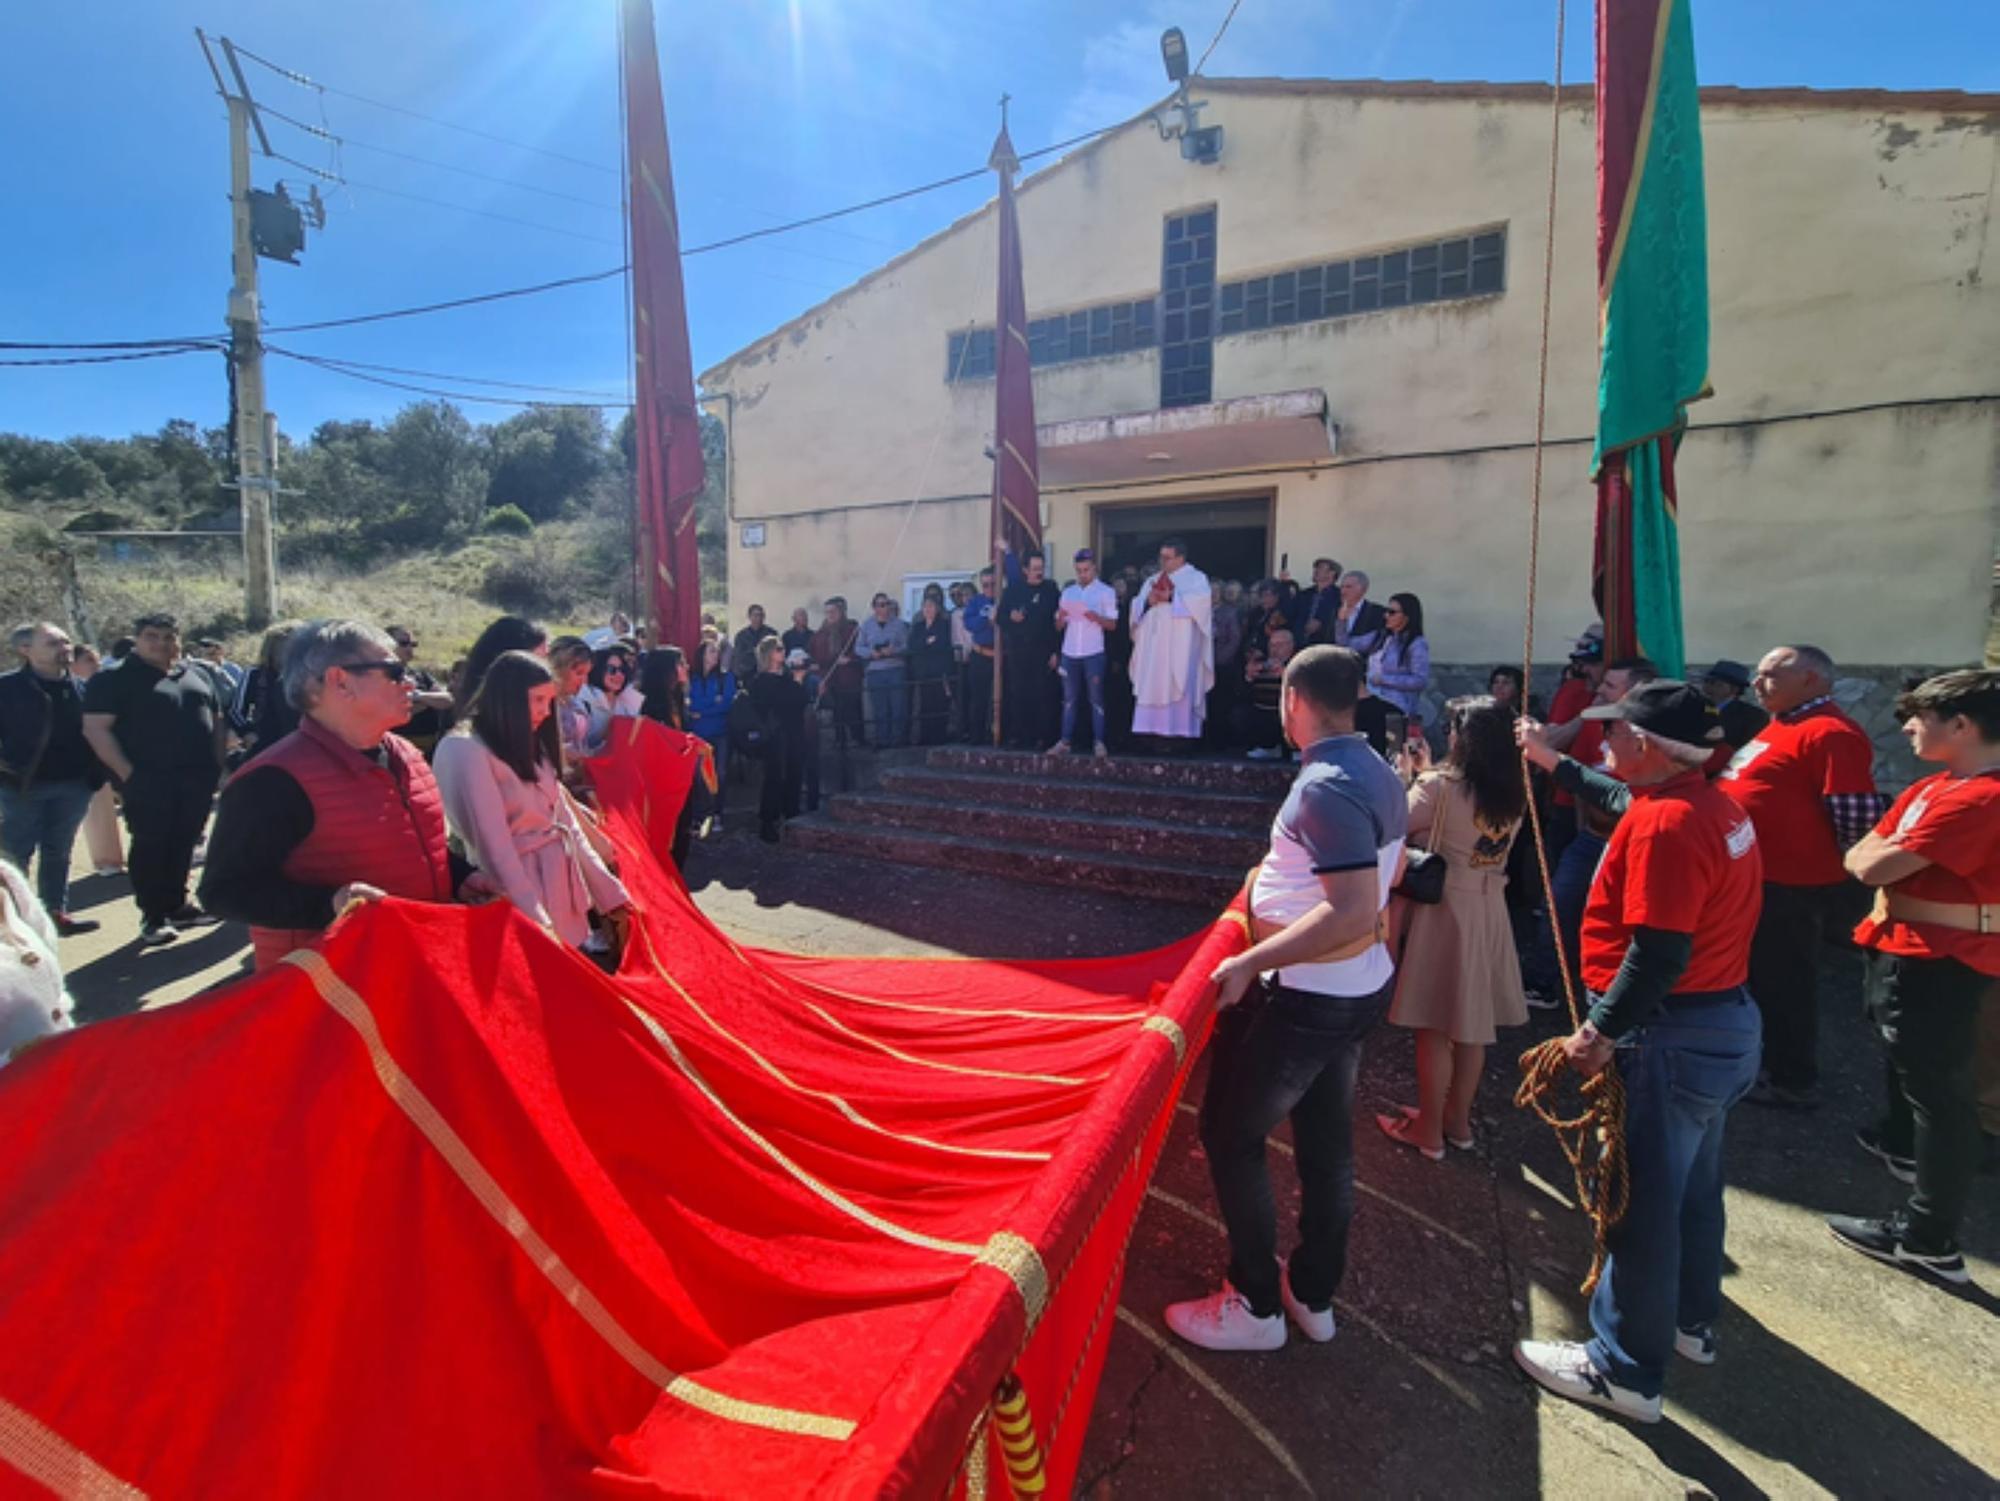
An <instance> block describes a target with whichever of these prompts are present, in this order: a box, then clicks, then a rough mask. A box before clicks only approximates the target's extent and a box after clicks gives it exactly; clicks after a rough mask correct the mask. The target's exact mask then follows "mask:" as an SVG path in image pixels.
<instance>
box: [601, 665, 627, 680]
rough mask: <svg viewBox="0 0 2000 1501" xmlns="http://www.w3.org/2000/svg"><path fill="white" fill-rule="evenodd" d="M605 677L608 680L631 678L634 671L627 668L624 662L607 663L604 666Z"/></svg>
mask: <svg viewBox="0 0 2000 1501" xmlns="http://www.w3.org/2000/svg"><path fill="white" fill-rule="evenodd" d="M604 675H605V676H606V677H608V678H609V677H620V678H629V677H630V676H632V669H631V668H629V667H627V666H626V665H625V664H624V663H623V662H606V663H605V664H604Z"/></svg>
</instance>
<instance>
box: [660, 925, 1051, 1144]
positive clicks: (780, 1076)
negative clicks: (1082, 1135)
mask: <svg viewBox="0 0 2000 1501" xmlns="http://www.w3.org/2000/svg"><path fill="white" fill-rule="evenodd" d="M636 931H637V932H638V934H639V938H640V941H641V942H642V943H644V944H645V946H646V959H647V961H648V962H649V963H650V964H651V965H652V966H653V970H654V972H655V973H656V974H658V975H659V977H660V978H661V979H662V980H664V981H665V982H666V983H667V984H668V985H669V986H671V987H672V989H673V992H674V994H675V995H678V996H679V997H680V998H681V999H682V1000H683V1001H685V1002H686V1003H687V1005H688V1008H689V1009H690V1010H692V1011H693V1012H694V1014H695V1015H696V1016H698V1017H699V1018H701V1020H702V1021H703V1022H704V1023H705V1024H706V1025H707V1027H708V1029H709V1030H710V1031H711V1032H713V1033H715V1034H716V1035H717V1036H718V1037H721V1038H722V1039H723V1040H724V1041H726V1042H729V1043H732V1044H734V1045H735V1046H736V1047H737V1048H738V1049H739V1050H740V1051H741V1052H742V1053H743V1055H744V1056H745V1057H746V1058H748V1059H749V1060H750V1061H751V1062H752V1063H754V1064H756V1065H757V1067H759V1068H760V1069H762V1070H763V1071H764V1072H765V1073H767V1074H769V1075H770V1076H771V1077H772V1078H773V1079H776V1080H777V1081H778V1082H779V1083H780V1084H782V1085H784V1086H785V1088H787V1089H789V1090H792V1091H794V1092H795V1093H798V1094H802V1095H805V1096H806V1097H807V1098H809V1099H815V1100H820V1101H823V1102H824V1103H826V1104H828V1105H831V1106H832V1107H833V1108H834V1109H835V1110H837V1111H839V1112H840V1114H841V1115H842V1116H843V1117H844V1118H845V1119H847V1120H849V1121H851V1122H853V1124H855V1125H857V1126H859V1127H861V1129H862V1130H864V1131H873V1132H875V1133H876V1134H877V1135H880V1136H887V1137H889V1138H891V1139H892V1140H895V1141H903V1142H908V1143H909V1144H910V1145H912V1146H918V1147H928V1148H930V1150H932V1151H934V1152H949V1153H952V1154H954V1155H956V1156H960V1157H991V1158H997V1159H999V1160H1000V1161H1003V1162H1047V1161H1048V1160H1049V1158H1050V1157H1051V1156H1052V1155H1053V1154H1052V1153H1049V1152H1031V1151H1021V1150H1017V1149H1015V1148H1011V1147H973V1146H959V1145H956V1144H954V1143H951V1142H944V1141H932V1140H931V1139H930V1138H929V1137H926V1136H913V1135H911V1134H910V1133H908V1132H906V1131H897V1130H894V1129H892V1128H891V1127H888V1126H884V1125H882V1124H880V1123H879V1122H876V1121H872V1120H870V1119H869V1118H868V1117H867V1116H865V1115H863V1114H862V1113H861V1112H860V1111H859V1110H856V1109H855V1108H854V1107H853V1106H852V1105H850V1104H848V1103H847V1101H846V1100H845V1099H843V1098H842V1097H841V1096H839V1095H837V1094H835V1093H833V1092H832V1091H831V1090H826V1089H815V1088H813V1087H812V1086H811V1085H810V1084H801V1083H799V1082H798V1080H796V1079H794V1078H793V1077H792V1076H791V1075H790V1074H788V1073H786V1072H785V1071H784V1070H783V1069H781V1068H779V1067H778V1065H777V1064H775V1063H773V1062H771V1061H770V1060H769V1059H768V1058H766V1057H765V1056H764V1055H763V1054H762V1053H759V1052H758V1051H757V1050H756V1049H755V1048H753V1047H751V1046H750V1044H749V1043H747V1042H745V1041H744V1040H743V1039H742V1038H740V1037H738V1036H737V1035H736V1034H735V1033H733V1032H731V1031H730V1030H729V1029H728V1028H727V1027H724V1026H723V1025H722V1023H720V1022H719V1021H717V1020H716V1019H715V1018H714V1017H713V1016H712V1015H710V1014H709V1011H708V1009H707V1008H706V1007H705V1006H703V1005H702V1004H701V1002H699V1001H697V1000H696V999H695V998H694V997H693V996H692V995H690V994H689V993H688V990H687V987H686V986H684V985H682V984H681V982H680V981H679V980H676V979H675V978H674V977H673V976H672V975H671V974H670V973H668V971H667V967H666V966H665V965H664V964H662V963H661V962H660V954H659V950H657V949H656V948H654V947H653V939H652V935H650V934H649V933H647V931H646V929H645V926H644V924H639V925H638V926H637V928H636ZM625 1004H626V1005H627V1006H628V1007H630V1008H631V1010H632V1012H633V1014H634V1015H636V1016H637V1017H639V1019H640V1020H641V1021H644V1022H646V1023H647V1024H648V1026H649V1028H650V1026H651V1025H652V1021H653V1018H651V1017H649V1015H648V1013H647V1012H646V1010H645V1008H644V1007H642V1006H640V1005H638V1004H637V1003H635V1002H633V1001H629V1000H628V1001H626V1002H625Z"/></svg>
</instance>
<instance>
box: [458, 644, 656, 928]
mask: <svg viewBox="0 0 2000 1501" xmlns="http://www.w3.org/2000/svg"><path fill="white" fill-rule="evenodd" d="M555 704H556V681H555V674H554V673H552V672H551V671H550V670H549V665H548V663H547V662H545V661H543V660H542V659H541V658H540V657H537V656H534V655H532V654H531V653H529V652H525V651H510V652H505V653H503V654H502V655H501V656H500V657H499V658H498V659H496V660H495V661H494V663H493V665H492V666H491V667H490V668H489V669H488V670H487V673H486V679H485V681H484V682H483V683H482V684H481V685H480V688H479V692H478V694H477V695H476V696H475V697H474V698H473V700H472V704H471V715H470V717H471V723H470V725H469V726H467V727H466V728H464V729H461V730H458V731H454V732H453V733H452V734H450V735H447V736H446V737H445V738H444V739H443V740H442V741H440V742H439V744H438V749H437V781H438V788H439V790H440V791H441V792H442V793H443V795H444V811H445V817H446V819H447V820H448V821H449V822H450V824H451V831H452V833H454V834H455V835H457V836H458V839H459V842H460V843H461V844H463V845H464V846H465V852H466V855H467V857H468V858H469V859H471V860H472V861H473V863H474V864H476V865H477V866H478V867H479V868H480V870H481V871H483V872H484V873H485V874H487V875H488V876H490V877H491V878H492V879H493V881H494V882H495V884H497V885H498V886H499V888H500V890H501V891H502V892H503V893H505V895H506V897H507V899H508V900H509V901H511V902H512V903H513V904H514V905H515V906H516V907H518V908H520V909H521V911H522V912H523V913H525V914H526V915H527V916H528V917H530V918H532V919H533V920H534V921H535V922H536V923H538V924H540V925H541V927H542V928H544V929H545V930H547V931H548V932H549V933H551V934H553V935H554V936H555V937H556V938H558V939H559V940H561V941H562V942H563V943H566V944H568V945H570V946H571V947H572V948H588V949H593V950H597V951H601V950H603V949H604V948H605V947H607V945H606V944H604V943H603V942H601V941H600V939H601V935H598V937H596V938H594V936H593V934H592V932H591V926H590V914H591V913H592V912H593V911H595V912H596V913H597V914H598V916H599V917H600V918H602V919H603V920H604V923H605V926H606V928H608V929H609V930H610V932H611V933H612V935H613V936H614V937H616V938H617V939H619V940H620V941H621V942H622V939H623V934H624V929H625V920H626V917H627V908H628V906H629V905H630V903H631V897H630V896H628V895H627V894H626V891H625V887H624V885H623V884H622V883H621V882H620V881H619V879H618V877H617V876H615V875H613V874H612V873H611V869H610V867H609V866H607V865H606V864H605V863H604V860H603V858H602V857H601V856H600V855H599V854H598V852H597V850H596V849H595V847H594V846H593V845H592V842H591V840H590V837H589V835H588V834H587V833H586V832H585V831H584V828H583V826H582V824H581V823H580V822H579V821H578V819H577V816H576V811H575V808H574V807H573V806H572V804H571V802H570V800H569V798H568V797H567V796H566V795H565V794H564V792H563V787H562V763H563V753H562V740H561V736H560V732H559V731H558V730H557V729H556V720H555Z"/></svg>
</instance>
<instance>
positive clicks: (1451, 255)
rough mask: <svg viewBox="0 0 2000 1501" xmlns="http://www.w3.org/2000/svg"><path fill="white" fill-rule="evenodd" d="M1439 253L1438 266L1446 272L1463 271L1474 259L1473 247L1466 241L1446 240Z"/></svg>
mask: <svg viewBox="0 0 2000 1501" xmlns="http://www.w3.org/2000/svg"><path fill="white" fill-rule="evenodd" d="M1438 251H1439V255H1440V259H1439V261H1438V265H1439V266H1440V268H1442V269H1443V270H1446V271H1463V270H1464V269H1465V267H1466V263H1467V262H1468V261H1470V260H1471V259H1472V246H1471V244H1470V243H1469V242H1468V241H1465V240H1446V241H1445V242H1444V244H1443V245H1441V246H1439V247H1438Z"/></svg>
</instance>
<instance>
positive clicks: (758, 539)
mask: <svg viewBox="0 0 2000 1501" xmlns="http://www.w3.org/2000/svg"><path fill="white" fill-rule="evenodd" d="M741 540H742V543H743V545H744V546H745V547H762V546H763V545H764V523H763V522H761V521H746V522H744V523H743V530H742V534H741Z"/></svg>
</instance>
